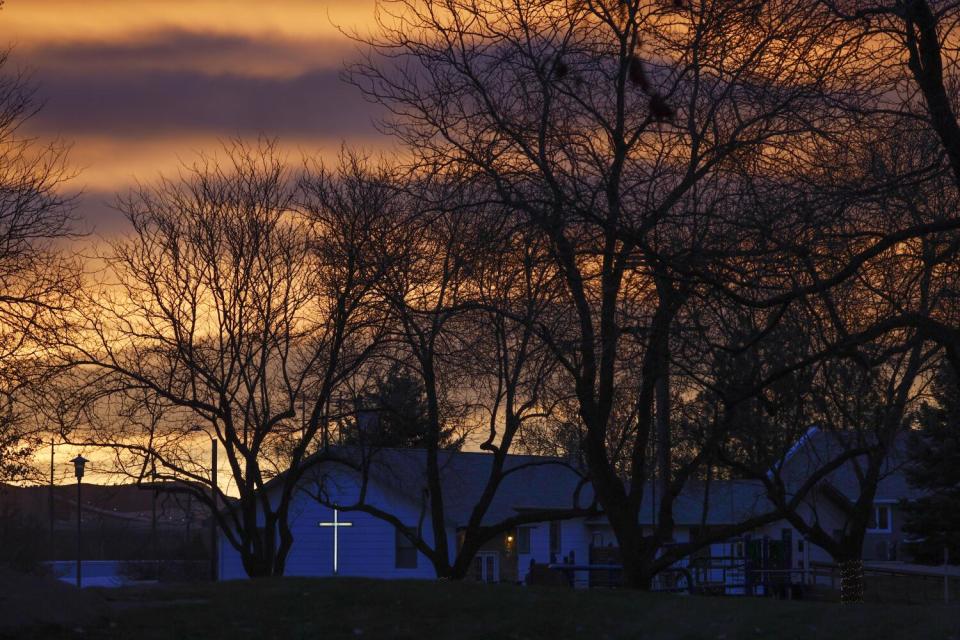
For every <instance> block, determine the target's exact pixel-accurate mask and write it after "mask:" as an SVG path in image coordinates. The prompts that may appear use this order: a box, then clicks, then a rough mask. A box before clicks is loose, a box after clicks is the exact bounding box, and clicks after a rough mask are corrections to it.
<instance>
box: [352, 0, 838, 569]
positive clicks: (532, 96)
mask: <svg viewBox="0 0 960 640" xmlns="http://www.w3.org/2000/svg"><path fill="white" fill-rule="evenodd" d="M384 11H385V12H386V15H387V16H389V19H384V20H383V21H382V25H381V32H380V35H379V37H378V39H376V40H375V41H374V42H372V44H373V46H374V49H375V51H377V52H379V53H380V54H381V55H382V57H381V58H372V59H371V60H370V62H369V63H368V64H366V65H362V66H361V67H359V68H356V69H355V70H354V73H353V79H354V81H355V82H356V83H357V84H358V85H360V86H361V88H362V89H363V90H364V91H365V92H366V93H367V94H368V95H369V96H370V97H371V98H373V99H375V100H378V101H380V102H382V103H384V104H386V105H387V106H388V108H390V109H391V111H392V112H393V114H394V116H395V117H393V118H392V119H391V120H390V121H389V122H388V123H387V127H388V128H389V130H390V131H392V132H393V133H395V134H396V135H398V136H399V137H400V138H401V139H402V140H404V141H406V142H407V143H409V144H410V145H411V146H412V147H414V148H415V149H417V150H418V152H419V153H420V154H421V155H423V156H426V157H428V158H443V159H444V160H445V161H446V162H448V163H457V164H460V165H462V166H464V167H468V168H469V171H470V172H471V173H473V174H475V175H477V176H478V177H480V178H481V179H483V180H484V181H486V182H487V183H488V184H489V185H490V187H491V189H492V190H493V191H494V192H495V193H496V195H497V199H498V200H499V202H500V203H501V204H502V206H504V207H506V208H508V209H510V210H512V211H513V212H515V214H516V215H517V216H518V217H519V218H520V219H521V220H523V221H524V223H525V224H527V225H529V228H531V229H536V230H537V232H538V233H539V234H542V235H541V237H542V238H543V240H544V243H545V246H546V247H547V251H548V254H549V255H550V256H551V259H552V261H553V264H554V267H555V268H556V269H557V273H558V275H559V277H560V279H561V282H562V283H563V287H564V289H563V294H562V298H561V299H562V300H563V306H564V313H565V314H566V318H567V322H565V323H563V324H562V326H563V327H564V333H563V334H560V335H557V334H553V335H551V334H549V333H548V334H547V335H544V336H542V337H543V338H544V339H545V341H546V342H547V344H549V345H550V346H551V349H552V350H553V352H554V355H555V357H557V358H558V360H559V361H560V362H561V363H562V366H563V369H564V371H565V373H566V375H567V376H568V380H569V382H570V384H571V385H572V386H573V387H574V389H575V393H576V397H577V405H578V407H577V408H578V413H579V416H578V417H579V420H580V421H582V423H583V429H584V432H583V435H584V437H583V442H582V446H583V451H584V452H585V455H586V460H587V462H588V464H589V468H590V473H591V479H592V482H593V486H594V488H595V490H596V493H597V496H598V498H599V502H600V504H601V506H602V508H603V511H604V513H605V515H606V516H607V518H608V519H609V520H610V522H611V525H612V527H613V529H614V531H615V533H616V535H617V538H618V541H619V543H620V549H621V553H622V556H623V561H624V566H625V574H626V580H627V583H628V584H629V585H631V586H634V587H646V586H648V585H649V584H650V581H651V579H652V576H653V575H654V574H655V573H656V572H657V571H659V570H661V569H662V568H664V567H666V566H669V564H670V563H672V562H673V561H674V560H675V558H674V557H673V556H672V554H662V553H661V551H662V550H663V547H664V545H665V544H666V543H667V542H668V540H669V539H670V538H671V537H672V527H673V522H672V518H671V517H670V513H671V509H672V499H673V498H674V497H676V496H677V495H678V493H679V491H680V490H681V489H682V486H683V484H684V482H685V480H686V479H687V478H689V477H690V476H691V474H693V473H694V471H695V469H696V468H697V465H698V464H699V463H700V462H701V460H700V459H698V458H696V457H695V458H694V459H693V460H691V461H689V462H690V464H688V465H685V467H684V469H683V470H682V471H680V472H679V473H677V472H676V468H675V464H674V462H675V460H674V459H673V457H672V454H673V453H674V450H675V446H674V444H673V442H672V428H671V424H672V421H673V415H674V414H673V411H674V410H673V409H672V408H671V398H672V397H673V393H672V390H671V379H672V375H671V368H672V367H671V350H672V336H673V335H674V331H675V328H676V326H677V323H678V322H679V321H680V319H681V318H682V317H683V315H684V310H685V308H686V306H687V305H688V304H689V303H690V301H691V300H695V299H696V297H697V286H698V284H697V283H698V276H697V274H698V273H700V272H705V271H706V264H707V263H710V262H711V261H716V259H717V258H718V257H726V258H729V257H731V256H733V255H737V254H738V253H739V252H741V251H743V247H744V246H747V245H748V244H749V243H748V241H747V240H746V239H745V238H744V232H743V228H742V227H740V226H738V224H737V221H736V218H725V217H724V216H725V215H733V216H741V215H743V214H744V213H745V212H747V211H749V207H748V206H746V205H745V204H743V203H741V204H740V206H731V204H730V203H731V202H734V201H735V199H734V197H733V196H734V195H735V194H736V195H741V196H742V195H744V194H745V193H748V191H746V190H745V189H743V186H744V185H743V183H742V182H741V181H740V180H739V178H738V177H737V176H738V173H739V170H740V168H742V167H752V168H753V169H754V170H755V171H754V172H757V171H764V172H768V173H770V172H776V171H777V169H778V166H779V164H778V162H779V161H783V160H785V159H786V158H787V157H791V158H796V157H799V154H795V153H794V151H795V150H796V149H799V148H800V147H801V146H802V145H803V144H805V141H809V140H810V139H811V138H816V137H817V136H819V135H823V134H825V133H826V132H827V131H828V130H830V131H833V130H838V129H837V128H839V127H840V126H841V123H840V122H838V121H835V120H832V119H831V118H830V117H829V116H828V113H827V112H828V111H829V104H828V103H827V102H826V101H824V100H823V96H824V94H825V92H826V91H827V90H828V88H829V86H828V85H830V82H831V81H832V78H833V75H832V73H833V72H834V71H835V70H836V64H837V62H836V59H835V58H830V57H828V56H817V55H814V54H815V52H816V48H817V47H818V46H819V42H820V41H821V38H823V37H824V35H825V33H826V30H827V29H828V26H825V25H824V23H823V22H822V21H818V20H816V19H815V18H816V15H815V11H816V7H814V6H812V5H810V4H809V3H802V2H777V3H764V5H757V3H753V2H730V3H690V4H689V5H688V4H687V3H682V4H681V5H679V6H678V5H669V4H668V3H661V2H647V1H640V0H635V1H632V2H617V3H604V2H579V3H569V2H556V3H551V2H546V3H529V4H528V3H519V4H517V3H509V2H499V1H497V0H490V1H485V2H480V3H476V2H457V1H455V0H448V1H439V0H437V1H430V0H423V1H419V0H405V1H399V2H391V3H388V4H387V5H386V6H385V9H384ZM731 234H732V235H731ZM738 243H740V244H739V245H738ZM625 336H629V337H630V339H629V340H627V339H626V338H625ZM627 362H629V363H631V364H632V366H630V367H626V366H625V363H627ZM631 394H632V395H633V398H634V400H633V401H631V402H630V403H628V404H629V405H632V407H633V408H632V409H631V411H628V412H625V413H624V414H623V415H628V416H629V415H633V416H634V417H633V419H632V421H631V423H630V424H629V425H627V426H616V425H614V423H613V419H614V414H613V410H614V407H615V405H616V404H617V401H618V400H617V399H618V397H620V398H623V397H625V396H627V395H631ZM624 434H626V435H627V438H626V441H624V442H622V443H620V442H619V441H620V440H621V439H622V436H623V435H624ZM654 437H655V439H656V441H657V445H658V446H657V449H656V455H657V459H656V461H655V462H654V461H651V460H650V459H649V454H650V447H649V446H648V445H649V444H650V442H651V440H652V439H653V438H654ZM612 449H618V450H619V451H620V452H621V457H620V458H619V461H618V460H616V459H614V458H613V457H612V456H611V453H610V452H611V450H612ZM623 460H626V461H628V462H627V463H626V465H623V464H620V461H623ZM654 465H655V466H656V468H657V469H658V472H657V474H656V475H657V479H658V480H657V481H658V484H659V489H658V491H659V493H660V494H661V495H662V496H664V500H663V502H662V503H661V504H660V509H659V512H660V514H661V516H662V517H661V518H660V520H659V526H658V527H657V528H656V530H655V531H654V533H653V535H644V533H643V531H642V528H641V526H640V524H639V519H638V513H639V510H640V506H641V504H642V503H643V502H644V499H645V497H644V489H645V486H646V481H647V479H649V478H650V477H651V476H652V473H651V471H652V468H653V466H654ZM749 524H750V523H744V526H749ZM754 524H755V523H754ZM700 542H701V543H702V544H705V543H706V542H707V540H703V541H700ZM685 551H688V550H687V549H678V550H677V553H682V552H685Z"/></svg>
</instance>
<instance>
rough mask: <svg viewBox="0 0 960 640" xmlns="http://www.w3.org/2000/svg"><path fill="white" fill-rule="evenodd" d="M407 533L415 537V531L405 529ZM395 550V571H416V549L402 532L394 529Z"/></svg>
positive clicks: (409, 528) (410, 528)
mask: <svg viewBox="0 0 960 640" xmlns="http://www.w3.org/2000/svg"><path fill="white" fill-rule="evenodd" d="M407 533H409V534H411V535H416V529H414V528H413V527H408V528H407ZM394 535H395V542H394V545H395V548H396V563H395V565H396V568H397V569H416V568H417V548H416V547H415V546H414V545H413V542H411V541H410V538H408V537H407V536H406V535H404V533H403V532H402V531H400V530H399V529H394Z"/></svg>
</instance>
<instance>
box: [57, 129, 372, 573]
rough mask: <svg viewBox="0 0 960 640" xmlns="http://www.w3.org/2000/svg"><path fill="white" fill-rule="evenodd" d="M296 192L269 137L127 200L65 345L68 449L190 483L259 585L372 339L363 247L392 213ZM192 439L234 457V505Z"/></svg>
mask: <svg viewBox="0 0 960 640" xmlns="http://www.w3.org/2000/svg"><path fill="white" fill-rule="evenodd" d="M302 185H303V183H302V182H301V181H300V180H298V179H297V177H296V176H295V175H293V174H292V173H291V171H290V170H289V169H288V168H287V167H286V164H285V162H284V160H283V159H282V157H281V156H280V155H279V152H278V151H277V149H276V144H275V143H274V142H272V141H269V140H261V141H260V142H259V143H258V144H245V143H242V142H232V143H229V144H227V145H226V146H225V148H224V150H223V157H222V158H221V159H217V158H210V157H204V158H202V159H201V160H200V161H198V162H197V163H196V164H194V165H191V166H188V167H185V168H184V169H183V171H182V172H181V175H180V176H179V178H178V179H164V180H162V181H161V182H160V184H159V185H158V186H155V187H146V186H145V187H141V188H139V189H138V190H137V191H136V192H134V193H132V194H131V195H129V196H127V197H125V198H123V199H122V200H121V201H120V205H119V206H120V208H121V209H122V210H123V211H124V212H125V213H126V215H127V217H128V219H129V221H130V223H131V225H132V227H133V233H132V235H131V236H130V237H129V238H128V239H123V240H120V241H118V242H117V243H115V244H114V246H113V247H112V253H111V254H110V255H107V256H105V258H104V259H105V260H106V262H107V264H108V269H107V271H106V274H107V277H106V278H105V279H104V281H103V282H102V283H101V284H100V286H99V287H91V289H90V291H89V293H88V295H87V298H86V300H85V304H84V305H83V306H82V307H81V309H80V311H79V312H80V313H81V315H82V320H83V327H82V328H83V331H82V332H81V333H80V334H79V336H78V337H77V338H76V339H73V340H72V341H70V342H69V343H66V344H65V345H64V347H63V357H64V358H65V362H66V365H68V368H67V369H66V371H67V372H68V373H69V374H70V375H71V376H73V377H74V379H75V380H76V381H77V382H78V383H79V385H81V386H82V393H83V394H84V395H85V396H86V397H88V399H89V404H88V406H87V407H86V412H85V416H84V417H85V419H86V423H87V424H86V425H85V429H83V430H80V431H78V432H77V435H76V436H74V439H75V440H76V441H79V442H82V443H89V444H93V445H97V446H104V447H110V448H112V449H114V450H115V451H116V452H117V463H118V466H119V469H120V471H121V472H123V473H127V474H129V475H131V476H133V477H134V478H136V479H137V481H138V482H139V481H143V480H144V478H149V476H151V474H152V473H153V472H154V471H155V472H156V474H157V475H156V477H157V479H160V480H165V479H178V480H184V481H186V485H184V486H186V487H187V490H188V491H192V493H193V494H194V497H195V498H197V499H198V500H201V501H204V502H205V503H206V504H207V505H208V506H210V508H211V509H213V510H214V512H215V515H216V518H217V521H218V524H219V526H220V528H221V530H222V531H223V534H224V536H225V537H226V539H227V540H228V541H229V543H230V544H231V545H233V546H234V547H235V548H236V549H237V551H238V552H239V554H240V557H241V559H242V561H243V565H244V568H245V570H246V571H247V573H248V574H249V575H251V576H264V575H281V574H283V571H284V566H285V560H286V556H287V553H288V552H289V550H290V548H291V545H292V544H293V538H292V534H291V531H290V527H289V523H288V515H289V513H288V511H289V508H290V505H291V502H292V500H293V497H294V494H295V490H296V488H297V485H298V482H299V480H300V478H301V475H302V473H303V472H304V470H305V464H304V461H305V460H307V459H308V457H309V456H310V454H312V453H313V452H314V451H316V450H317V449H318V448H320V447H321V446H322V443H323V442H324V441H325V440H326V435H327V427H328V425H329V420H328V418H329V416H328V414H327V411H328V409H329V400H330V398H331V396H332V395H333V394H334V392H335V391H336V390H337V389H338V387H339V386H340V385H341V384H342V383H343V381H344V380H345V379H347V378H349V377H350V376H351V375H352V373H353V372H354V371H355V370H356V369H357V367H358V366H360V364H361V363H362V362H363V360H364V358H365V357H366V355H367V354H368V352H369V350H370V349H371V348H372V345H374V344H376V341H377V335H376V328H375V327H374V326H372V325H371V320H372V318H371V316H370V315H369V312H368V311H369V310H368V309H367V293H368V290H369V287H370V284H371V282H373V281H374V280H375V275H376V271H377V270H378V269H379V266H378V264H377V257H376V254H375V253H373V252H371V251H370V250H369V246H370V244H371V242H372V239H373V237H375V235H376V234H377V232H378V221H379V220H381V219H382V216H383V215H384V214H383V212H382V211H381V210H380V209H379V208H378V206H377V205H378V203H377V202H365V203H358V205H359V206H358V207H357V208H353V209H349V210H344V209H337V208H322V209H319V208H312V206H311V202H309V199H308V198H307V197H306V194H305V191H304V190H303V187H302ZM196 429H200V430H203V431H206V432H207V434H208V435H210V436H211V437H212V438H215V440H216V442H217V444H218V445H219V447H220V448H222V450H223V451H224V452H225V453H226V464H227V465H228V468H229V474H228V481H229V486H230V488H231V489H233V491H235V492H236V495H237V496H238V497H237V499H236V500H233V499H229V498H228V497H227V486H228V485H227V484H225V483H220V484H219V485H218V486H211V480H210V475H209V473H208V469H209V462H208V461H207V460H205V459H204V457H201V455H202V454H199V453H198V452H202V451H204V450H205V449H206V448H205V447H200V446H198V445H197V434H196V433H194V431H195V430H196ZM272 478H277V482H278V483H279V488H278V490H277V491H276V492H274V493H271V494H270V495H268V492H267V491H264V486H265V485H266V483H267V482H269V481H270V480H271V479H272ZM149 479H153V478H149ZM211 494H213V496H215V497H214V498H212V497H211Z"/></svg>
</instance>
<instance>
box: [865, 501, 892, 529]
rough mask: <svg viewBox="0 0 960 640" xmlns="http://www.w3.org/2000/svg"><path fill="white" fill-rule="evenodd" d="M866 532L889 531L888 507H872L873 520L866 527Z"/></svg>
mask: <svg viewBox="0 0 960 640" xmlns="http://www.w3.org/2000/svg"><path fill="white" fill-rule="evenodd" d="M867 530H868V531H890V507H888V506H887V505H874V507H873V518H872V519H871V522H870V523H869V524H868V525H867Z"/></svg>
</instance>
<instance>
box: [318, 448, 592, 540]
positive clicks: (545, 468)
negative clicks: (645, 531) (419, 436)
mask: <svg viewBox="0 0 960 640" xmlns="http://www.w3.org/2000/svg"><path fill="white" fill-rule="evenodd" d="M335 453H339V454H346V455H348V456H356V455H357V452H356V450H353V451H351V450H350V449H347V448H338V449H337V450H336V451H335ZM438 456H439V466H440V481H441V487H442V491H443V499H444V507H445V512H446V517H447V520H448V521H449V522H450V523H451V524H452V525H455V526H464V525H466V524H467V522H468V521H469V518H470V514H471V511H472V509H473V508H474V505H476V504H477V502H478V501H479V499H480V497H481V495H482V494H483V491H484V488H485V487H486V484H487V481H488V479H489V476H490V470H491V467H492V465H493V459H494V456H493V454H490V453H486V452H467V451H440V452H439V453H438ZM367 463H368V464H369V465H370V479H371V481H372V482H376V483H378V484H379V485H380V486H381V487H382V488H384V489H385V490H387V491H389V492H393V493H394V494H399V495H400V496H402V497H404V498H405V499H407V500H409V501H410V502H412V503H413V504H418V505H419V504H421V501H422V496H423V495H424V491H425V490H426V488H427V478H426V451H425V450H424V449H379V450H377V451H375V452H373V453H372V454H370V456H369V459H368V461H367ZM323 466H324V464H323V463H320V464H319V465H318V467H317V470H316V471H311V472H310V473H309V474H307V477H308V478H309V477H316V476H315V474H317V473H323ZM504 471H505V472H506V477H505V478H504V479H503V481H502V482H501V484H500V485H499V486H498V487H497V491H496V493H495V495H494V498H493V501H492V502H491V504H490V508H489V509H488V510H487V512H486V514H485V516H484V518H483V520H482V523H483V524H485V525H490V524H494V523H496V522H499V521H501V520H504V519H505V518H508V517H511V516H514V515H517V513H518V512H520V511H525V510H540V509H570V508H572V507H575V506H579V507H588V506H589V505H590V503H591V501H592V497H593V493H592V489H591V487H590V485H589V483H584V482H583V481H582V474H581V473H580V472H578V471H577V470H576V469H575V467H574V466H573V465H571V464H570V463H569V462H568V461H566V460H563V459H561V458H551V457H544V456H528V455H509V456H507V461H506V463H505V465H504ZM578 488H579V492H580V498H579V502H578V503H575V502H574V501H575V494H576V493H577V491H578Z"/></svg>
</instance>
